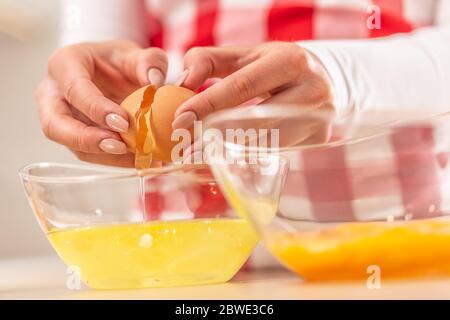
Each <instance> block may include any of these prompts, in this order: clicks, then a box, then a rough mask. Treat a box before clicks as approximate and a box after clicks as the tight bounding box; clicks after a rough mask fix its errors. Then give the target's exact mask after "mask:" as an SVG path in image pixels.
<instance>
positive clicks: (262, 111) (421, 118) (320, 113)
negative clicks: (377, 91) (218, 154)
mask: <svg viewBox="0 0 450 320" xmlns="http://www.w3.org/2000/svg"><path fill="white" fill-rule="evenodd" d="M295 106H297V107H295ZM299 106H302V107H305V109H303V108H299ZM313 106H314V107H317V105H315V104H309V105H308V104H297V105H293V104H264V103H262V104H259V105H250V106H241V107H237V108H229V109H224V110H219V111H216V112H214V113H212V114H210V115H208V116H207V117H206V118H205V119H204V126H203V130H204V131H205V130H207V129H214V126H211V124H215V123H220V122H224V121H233V120H237V121H242V120H249V119H255V118H256V119H271V116H272V117H273V118H272V119H276V118H280V116H279V114H280V113H279V112H280V111H282V114H283V117H284V118H288V117H289V118H290V117H295V116H299V115H308V116H311V117H316V118H318V119H320V118H324V117H329V116H330V115H332V116H335V117H334V118H333V119H332V121H336V120H337V119H344V117H347V118H348V119H352V120H350V121H355V122H358V121H359V122H360V123H362V124H366V125H370V121H367V118H364V120H363V121H362V120H361V118H360V117H361V116H362V115H366V116H367V115H369V114H373V115H377V116H379V117H383V118H384V117H385V116H388V115H393V114H398V115H401V116H402V119H395V120H391V121H387V122H386V123H383V124H378V126H379V127H381V126H383V127H385V128H389V127H392V126H394V125H402V124H408V123H410V124H419V123H421V122H425V121H436V120H442V119H443V118H445V117H450V111H443V110H442V109H438V110H440V111H436V112H434V113H433V112H424V111H423V110H424V109H420V108H414V109H412V110H409V111H396V112H392V111H371V112H362V113H360V114H354V115H351V114H345V115H337V114H336V112H335V111H334V110H330V109H326V110H320V109H315V108H313ZM255 107H258V108H255ZM425 110H426V109H425ZM372 125H373V124H372ZM373 126H375V125H373ZM387 133H388V132H387V131H385V130H380V132H377V133H374V134H370V135H367V136H363V137H356V138H346V139H342V140H338V141H332V142H324V143H318V144H311V145H300V146H285V147H278V148H270V147H265V148H261V147H256V148H253V147H252V148H242V147H239V146H238V145H237V144H235V143H230V142H226V143H225V145H229V146H230V147H232V148H235V149H238V150H239V149H245V150H247V151H245V153H250V154H251V153H254V152H255V153H256V152H257V151H258V150H261V149H263V150H274V151H275V152H276V153H284V152H290V151H300V150H308V149H316V148H328V147H338V146H341V145H344V144H345V145H349V144H356V143H360V142H364V141H366V140H370V139H373V138H376V137H379V136H382V135H384V134H387ZM236 146H237V147H236Z"/></svg>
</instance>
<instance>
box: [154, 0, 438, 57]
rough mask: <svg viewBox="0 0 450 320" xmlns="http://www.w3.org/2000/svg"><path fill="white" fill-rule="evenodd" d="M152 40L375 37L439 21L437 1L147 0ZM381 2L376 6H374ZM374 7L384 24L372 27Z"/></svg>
mask: <svg viewBox="0 0 450 320" xmlns="http://www.w3.org/2000/svg"><path fill="white" fill-rule="evenodd" d="M146 3H147V7H148V12H149V15H150V19H149V24H150V31H151V36H150V42H151V45H152V46H158V47H162V48H164V49H166V50H167V51H169V52H171V51H172V52H179V53H183V52H185V51H186V50H187V49H189V48H191V47H194V46H213V45H215V46H221V45H229V44H233V45H239V44H257V43H261V42H264V41H270V40H282V41H300V40H311V39H344V38H345V39H355V38H375V37H380V36H386V35H390V34H395V33H399V32H410V31H412V30H413V29H415V28H417V27H422V26H426V25H432V24H433V22H434V21H435V10H436V8H437V5H438V4H437V3H438V1H436V0H252V1H242V0H164V1H163V0H146ZM374 6H376V7H374ZM374 8H379V9H380V13H381V28H380V29H373V30H372V29H371V28H368V26H367V21H368V18H369V17H370V15H371V14H373V13H374V12H375V11H374Z"/></svg>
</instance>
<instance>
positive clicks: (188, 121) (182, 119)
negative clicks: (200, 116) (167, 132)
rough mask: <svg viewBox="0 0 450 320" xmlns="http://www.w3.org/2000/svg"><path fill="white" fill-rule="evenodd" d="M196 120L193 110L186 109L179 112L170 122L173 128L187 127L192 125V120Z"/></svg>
mask: <svg viewBox="0 0 450 320" xmlns="http://www.w3.org/2000/svg"><path fill="white" fill-rule="evenodd" d="M195 120H197V115H196V114H195V112H192V111H186V112H183V113H182V114H180V115H179V116H178V117H176V118H175V120H173V122H172V128H173V129H189V128H191V127H192V126H193V125H194V121H195Z"/></svg>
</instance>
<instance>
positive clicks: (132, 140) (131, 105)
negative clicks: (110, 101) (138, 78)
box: [120, 85, 156, 152]
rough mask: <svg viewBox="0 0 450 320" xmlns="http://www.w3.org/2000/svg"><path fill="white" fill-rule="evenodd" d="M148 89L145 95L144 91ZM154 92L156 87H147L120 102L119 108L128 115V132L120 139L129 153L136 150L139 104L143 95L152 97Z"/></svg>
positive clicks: (151, 100) (122, 134)
mask: <svg viewBox="0 0 450 320" xmlns="http://www.w3.org/2000/svg"><path fill="white" fill-rule="evenodd" d="M147 89H148V91H147V93H146V90H147ZM155 92H156V87H154V86H151V85H148V86H145V87H142V88H140V89H138V90H136V91H134V92H133V93H132V94H130V95H129V96H128V97H126V98H125V100H123V101H122V103H121V104H120V106H121V107H122V108H124V109H125V110H126V111H127V113H128V122H129V127H128V132H126V133H121V134H120V136H121V137H122V140H123V141H124V142H125V143H126V145H127V146H128V149H129V150H130V151H131V152H135V149H136V130H137V126H136V112H137V111H138V110H139V108H140V107H141V103H142V101H143V100H144V94H147V95H149V96H154V95H155ZM148 103H149V104H152V103H153V98H152V99H150V101H148Z"/></svg>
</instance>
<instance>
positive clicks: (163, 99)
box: [121, 85, 195, 162]
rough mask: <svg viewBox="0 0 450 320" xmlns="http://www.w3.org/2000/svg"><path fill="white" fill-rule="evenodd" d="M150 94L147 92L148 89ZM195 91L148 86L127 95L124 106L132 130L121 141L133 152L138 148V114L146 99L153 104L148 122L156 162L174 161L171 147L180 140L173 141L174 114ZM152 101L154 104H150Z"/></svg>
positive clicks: (167, 86)
mask: <svg viewBox="0 0 450 320" xmlns="http://www.w3.org/2000/svg"><path fill="white" fill-rule="evenodd" d="M147 89H148V90H151V91H146V90H147ZM194 95H195V92H193V91H191V90H189V89H186V88H183V87H178V86H173V85H166V86H163V87H160V88H158V89H156V88H155V87H153V86H145V87H142V88H140V89H138V90H137V91H135V92H133V93H132V94H131V95H130V96H128V97H127V98H126V99H125V100H124V101H123V102H122V103H121V106H122V107H123V108H124V109H125V110H126V111H127V112H128V115H129V119H130V126H129V130H128V132H127V133H125V134H121V136H122V139H123V140H124V142H125V143H126V144H127V146H128V147H129V149H130V151H131V152H134V151H135V149H136V130H137V127H136V117H135V116H136V112H137V111H138V110H139V108H140V106H141V103H142V101H143V100H144V96H146V98H147V100H148V101H146V103H150V104H151V112H150V113H149V115H150V117H149V119H148V121H150V122H147V123H150V126H149V127H150V128H151V134H152V135H153V140H154V143H155V145H154V149H153V152H152V154H153V159H156V160H161V161H165V162H171V161H172V159H171V152H172V148H173V147H174V146H175V145H176V144H177V143H179V141H172V140H171V136H172V132H173V129H172V122H173V120H174V114H175V111H176V110H177V109H178V107H179V106H180V105H181V104H182V103H183V102H185V101H186V100H188V99H189V98H190V97H192V96H194ZM150 100H151V101H150ZM190 134H191V141H192V139H193V129H191V130H190Z"/></svg>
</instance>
